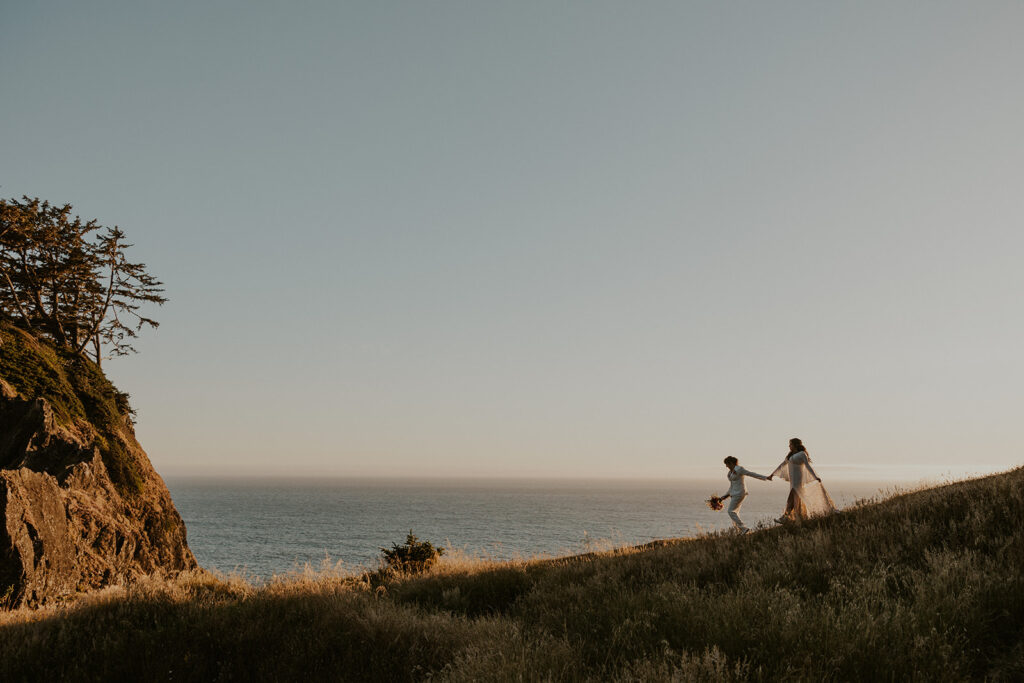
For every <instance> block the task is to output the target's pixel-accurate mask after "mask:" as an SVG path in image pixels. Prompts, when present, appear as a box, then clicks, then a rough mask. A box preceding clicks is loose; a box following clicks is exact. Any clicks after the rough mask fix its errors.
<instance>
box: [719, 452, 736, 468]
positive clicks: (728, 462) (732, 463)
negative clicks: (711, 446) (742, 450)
mask: <svg viewBox="0 0 1024 683" xmlns="http://www.w3.org/2000/svg"><path fill="white" fill-rule="evenodd" d="M722 462H724V463H725V464H726V465H727V466H729V467H736V465H738V464H739V462H740V461H739V460H737V459H736V458H734V457H733V456H731V455H730V456H729V457H728V458H726V459H725V460H723V461H722Z"/></svg>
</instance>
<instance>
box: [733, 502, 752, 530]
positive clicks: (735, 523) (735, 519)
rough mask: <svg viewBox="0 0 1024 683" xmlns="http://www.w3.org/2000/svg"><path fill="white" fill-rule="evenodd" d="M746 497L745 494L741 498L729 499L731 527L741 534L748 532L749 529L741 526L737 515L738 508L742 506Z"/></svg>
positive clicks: (741, 521)
mask: <svg viewBox="0 0 1024 683" xmlns="http://www.w3.org/2000/svg"><path fill="white" fill-rule="evenodd" d="M746 497H747V496H746V494H744V495H742V496H738V497H735V498H730V499H729V518H730V519H732V523H733V526H735V527H736V528H737V529H739V530H740V531H741V532H743V533H746V532H747V531H749V529H747V527H746V526H744V525H743V520H742V519H740V515H739V512H740V506H741V505H743V499H744V498H746Z"/></svg>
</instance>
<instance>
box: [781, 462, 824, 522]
mask: <svg viewBox="0 0 1024 683" xmlns="http://www.w3.org/2000/svg"><path fill="white" fill-rule="evenodd" d="M771 476H773V477H782V478H783V479H785V480H786V481H788V482H789V488H790V491H793V492H795V494H796V500H795V501H794V505H793V512H792V514H793V516H794V517H797V518H802V519H808V518H810V517H819V516H821V515H827V514H829V513H831V512H835V511H836V506H835V503H833V502H832V498H831V497H829V495H828V491H826V490H825V487H824V486H822V485H821V479H819V478H818V475H817V474H815V473H814V469H813V468H811V460H810V458H808V457H807V453H805V452H804V451H800V452H799V453H794V454H793V455H791V456H789V457H788V458H786V459H785V460H783V461H782V464H781V465H779V466H778V467H777V468H775V471H774V472H772V474H771Z"/></svg>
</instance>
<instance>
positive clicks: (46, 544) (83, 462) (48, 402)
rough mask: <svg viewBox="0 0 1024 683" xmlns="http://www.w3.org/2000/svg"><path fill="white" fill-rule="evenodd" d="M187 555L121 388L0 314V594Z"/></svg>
mask: <svg viewBox="0 0 1024 683" xmlns="http://www.w3.org/2000/svg"><path fill="white" fill-rule="evenodd" d="M195 567H196V560H195V557H194V556H193V555H192V551H191V550H189V547H188V543H187V541H186V536H185V524H184V523H183V522H182V520H181V517H180V515H178V512H177V510H175V508H174V504H173V502H172V501H171V496H170V493H169V492H168V490H167V486H166V485H165V484H164V482H163V480H162V479H161V478H160V475H158V474H157V473H156V470H154V469H153V466H152V465H151V464H150V462H149V458H148V457H147V455H146V453H145V451H143V450H142V447H141V446H140V445H139V443H138V441H136V439H135V433H134V429H133V428H132V423H131V411H130V408H129V407H128V396H127V394H123V393H121V392H119V391H117V389H116V388H114V386H113V385H112V384H111V383H110V382H109V381H108V380H107V379H106V377H105V376H104V375H103V373H102V371H101V370H100V369H99V367H98V366H96V365H95V364H94V363H92V362H90V361H88V360H84V359H82V358H78V357H75V356H72V355H71V354H66V353H62V352H60V351H58V350H56V349H54V348H53V347H52V346H51V345H49V344H47V343H46V342H44V341H40V340H38V339H36V338H34V337H33V336H31V335H29V334H27V333H25V332H24V331H22V330H19V329H16V328H13V327H9V326H0V606H4V607H18V606H21V605H38V604H42V603H46V602H52V601H55V600H60V599H61V598H63V597H66V596H69V595H73V594H75V593H78V592H81V591H85V590H89V589H93V588H98V587H101V586H105V585H110V584H118V583H124V582H127V581H130V580H131V579H132V578H134V577H137V576H140V575H143V574H152V573H161V574H165V575H173V574H175V573H177V572H179V571H182V570H186V569H192V568H195Z"/></svg>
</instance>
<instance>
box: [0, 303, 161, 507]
mask: <svg viewBox="0 0 1024 683" xmlns="http://www.w3.org/2000/svg"><path fill="white" fill-rule="evenodd" d="M0 380H3V381H4V382H6V383H7V384H8V385H10V386H11V388H13V389H14V390H15V391H16V392H17V393H18V395H19V396H20V397H21V398H24V399H28V400H34V399H39V398H42V399H46V401H47V402H48V403H49V404H50V407H51V408H52V409H53V412H54V417H55V418H56V419H57V420H58V422H60V423H62V424H66V425H82V424H87V425H89V431H91V432H92V436H93V437H94V438H95V441H96V445H97V446H98V447H99V449H100V456H101V457H102V458H103V464H104V466H106V468H107V472H108V474H109V475H110V479H111V481H112V482H113V483H114V485H115V486H116V487H117V488H118V490H119V491H120V492H121V493H123V494H124V493H127V494H130V493H138V492H139V491H140V490H141V487H142V485H143V477H142V473H141V472H140V470H139V466H138V463H137V462H136V459H135V458H133V457H131V455H130V453H129V452H128V449H127V448H126V445H125V441H126V434H125V433H126V432H128V431H130V430H131V407H130V406H129V403H128V398H129V397H128V394H126V393H124V392H121V391H118V389H117V388H116V387H115V386H114V385H113V384H112V383H111V382H110V380H108V379H107V377H106V375H104V374H103V371H102V370H101V369H100V367H99V366H98V365H96V363H94V362H93V361H92V360H90V359H88V358H84V357H82V356H80V355H78V354H76V353H74V352H73V351H71V350H69V349H64V348H61V347H59V346H56V345H55V344H53V343H52V342H50V341H48V340H46V339H42V338H38V337H36V336H34V335H33V334H31V333H29V332H27V331H25V330H22V329H20V328H18V327H15V326H14V325H11V324H9V323H3V322H0ZM3 466H4V463H2V462H0V467H3Z"/></svg>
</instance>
